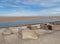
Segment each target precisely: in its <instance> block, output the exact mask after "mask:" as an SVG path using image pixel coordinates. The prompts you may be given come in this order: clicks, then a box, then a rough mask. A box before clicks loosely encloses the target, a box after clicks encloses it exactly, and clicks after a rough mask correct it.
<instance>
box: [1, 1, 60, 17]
mask: <svg viewBox="0 0 60 44" xmlns="http://www.w3.org/2000/svg"><path fill="white" fill-rule="evenodd" d="M0 16H60V0H0Z"/></svg>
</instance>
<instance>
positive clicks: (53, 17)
mask: <svg viewBox="0 0 60 44" xmlns="http://www.w3.org/2000/svg"><path fill="white" fill-rule="evenodd" d="M36 19H58V20H60V16H25V17H23V16H20V17H0V22H4V21H14V20H36Z"/></svg>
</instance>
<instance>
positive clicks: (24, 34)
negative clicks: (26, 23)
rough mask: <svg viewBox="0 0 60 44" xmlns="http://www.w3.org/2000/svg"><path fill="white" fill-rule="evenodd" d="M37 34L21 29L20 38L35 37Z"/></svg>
mask: <svg viewBox="0 0 60 44" xmlns="http://www.w3.org/2000/svg"><path fill="white" fill-rule="evenodd" d="M37 38H38V37H37V34H36V33H35V32H34V31H32V30H29V29H26V30H22V39H37Z"/></svg>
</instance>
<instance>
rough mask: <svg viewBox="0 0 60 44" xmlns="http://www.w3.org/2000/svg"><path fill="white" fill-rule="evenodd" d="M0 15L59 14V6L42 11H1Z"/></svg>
mask: <svg viewBox="0 0 60 44" xmlns="http://www.w3.org/2000/svg"><path fill="white" fill-rule="evenodd" d="M0 14H2V15H0V16H60V8H50V9H44V10H42V11H29V10H22V11H17V10H15V11H11V12H1V13H0Z"/></svg>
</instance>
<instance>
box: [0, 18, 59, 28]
mask: <svg viewBox="0 0 60 44" xmlns="http://www.w3.org/2000/svg"><path fill="white" fill-rule="evenodd" d="M55 21H59V20H50V19H46V20H24V21H21V20H20V21H8V22H0V28H5V27H10V26H23V25H29V24H41V23H48V22H55Z"/></svg>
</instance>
